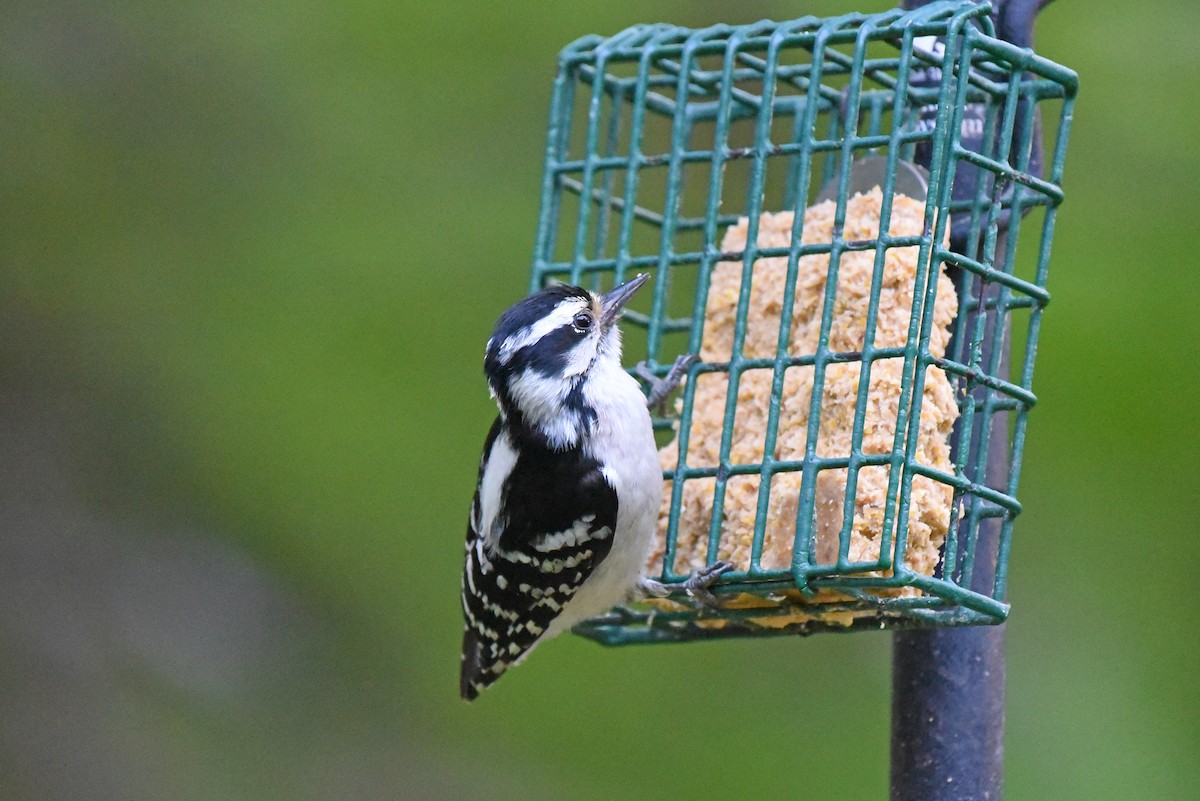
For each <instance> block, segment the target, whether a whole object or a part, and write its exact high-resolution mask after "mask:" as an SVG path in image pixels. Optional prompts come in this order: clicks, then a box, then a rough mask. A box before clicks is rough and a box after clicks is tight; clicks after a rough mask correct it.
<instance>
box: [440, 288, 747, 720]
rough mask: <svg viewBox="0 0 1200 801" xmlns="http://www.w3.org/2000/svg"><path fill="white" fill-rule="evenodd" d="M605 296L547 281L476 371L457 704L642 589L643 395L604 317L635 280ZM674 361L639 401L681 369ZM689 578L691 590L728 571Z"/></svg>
mask: <svg viewBox="0 0 1200 801" xmlns="http://www.w3.org/2000/svg"><path fill="white" fill-rule="evenodd" d="M647 279H648V276H646V275H639V276H638V277H637V278H634V279H633V280H631V281H628V282H626V283H624V284H622V285H621V286H618V287H617V288H615V289H613V290H612V291H610V292H608V293H607V294H604V295H596V294H594V293H591V292H589V291H587V290H586V289H582V288H580V287H575V286H566V285H556V286H550V287H547V288H545V289H542V290H541V291H539V292H535V293H534V294H532V295H530V296H529V297H527V298H525V299H524V300H522V301H520V302H519V303H517V304H516V305H514V306H513V307H511V308H510V309H508V311H506V312H504V314H503V315H501V316H500V319H499V320H498V321H497V323H496V329H495V333H493V335H492V337H491V339H489V340H488V344H487V352H486V355H485V358H484V373H485V375H486V376H487V380H488V386H489V388H490V390H491V393H492V396H493V397H494V398H495V400H496V403H497V405H498V406H499V407H500V414H499V416H498V417H497V418H496V421H495V422H494V423H493V424H492V428H491V431H490V432H489V433H488V436H487V441H486V443H485V444H484V448H483V457H482V459H481V460H480V463H479V483H478V486H477V487H476V490H475V500H474V502H473V503H472V505H471V515H470V519H469V521H468V523H467V542H466V551H467V553H466V563H465V565H464V566H463V580H462V605H463V615H464V617H465V623H466V625H465V629H464V632H463V650H462V674H461V679H460V685H459V689H460V692H461V694H462V697H463V698H464V699H466V700H468V701H469V700H473V699H474V698H475V697H476V696H478V695H479V693H480V691H482V690H483V689H484V688H486V687H487V686H488V685H490V684H492V682H494V681H496V679H498V678H499V677H500V675H501V674H502V673H503V672H504V671H505V670H506V669H507V668H508V667H510V666H512V665H514V664H516V663H517V662H520V661H521V660H522V659H523V658H524V657H525V656H527V655H528V654H529V652H530V650H531V649H532V648H533V647H534V646H535V645H537V644H538V643H539V642H541V641H543V640H547V639H550V638H551V637H554V636H555V635H557V634H559V633H561V632H563V631H565V630H567V629H569V628H570V627H571V626H573V625H574V624H576V623H578V622H579V621H581V620H583V619H585V618H588V617H591V616H593V615H597V614H600V613H602V612H605V611H607V610H608V609H611V608H612V607H613V606H614V605H616V604H619V603H622V602H623V601H625V600H627V599H628V598H629V597H630V595H631V594H632V593H634V592H635V591H637V590H639V589H642V590H646V591H650V592H655V593H656V594H658V593H660V592H661V590H662V589H663V588H662V585H659V584H657V583H656V582H653V581H649V580H646V579H644V578H643V571H644V568H645V564H646V561H647V559H648V558H649V554H650V550H651V548H652V546H653V542H654V533H655V529H656V527H657V521H658V512H659V505H660V503H661V500H662V470H661V468H660V467H659V463H658V453H657V449H656V446H655V442H654V432H653V429H652V427H651V421H650V414H649V412H648V410H647V399H646V398H645V396H643V395H642V390H641V387H640V386H639V384H638V382H637V381H636V380H635V379H634V378H633V377H632V376H630V375H629V374H628V373H626V372H625V370H624V369H623V368H622V367H621V332H620V328H619V327H618V326H617V320H618V319H619V318H620V316H621V311H622V309H623V308H624V307H625V304H626V303H627V302H628V301H629V299H630V298H631V297H632V296H633V294H634V293H635V292H637V290H638V289H640V288H641V287H642V286H643V285H644V284H645V283H646V281H647ZM689 360H690V357H684V358H683V359H681V360H680V361H677V362H676V365H675V367H674V368H672V370H671V372H670V373H669V374H668V376H667V378H666V379H665V380H664V381H663V382H661V384H660V385H659V386H658V387H656V388H655V392H652V393H651V396H652V402H653V401H656V400H661V398H662V397H663V396H665V394H666V393H667V392H669V391H670V390H671V389H672V388H673V386H674V385H675V384H678V381H679V378H680V376H681V375H682V372H683V371H684V370H686V368H687V365H688V363H689ZM714 568H715V569H713V568H710V570H708V571H703V573H704V575H698V576H693V579H692V580H691V581H689V583H688V585H687V586H688V587H689V589H692V590H697V591H699V592H703V591H704V588H705V587H707V585H708V584H711V583H712V581H713V580H715V579H716V577H717V576H719V575H720V572H722V571H723V569H727V566H725V565H723V564H718V565H716V566H714Z"/></svg>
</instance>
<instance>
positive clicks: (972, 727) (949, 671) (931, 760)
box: [891, 243, 1010, 801]
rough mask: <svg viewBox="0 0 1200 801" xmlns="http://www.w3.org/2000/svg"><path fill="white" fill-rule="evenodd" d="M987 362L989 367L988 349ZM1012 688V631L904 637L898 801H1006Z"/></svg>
mask: <svg viewBox="0 0 1200 801" xmlns="http://www.w3.org/2000/svg"><path fill="white" fill-rule="evenodd" d="M1000 245H1001V243H997V255H996V259H997V261H1000V260H1002V259H1003V258H1004V255H1003V248H1002V247H1001V246H1000ZM960 280H962V277H960ZM989 322H990V321H989ZM1001 324H1003V323H1001ZM968 328H970V323H968ZM988 328H989V329H990V328H991V326H990V325H989V326H988ZM990 333H991V332H990V330H985V334H984V341H985V342H989V341H991V336H990ZM1000 347H1001V348H1002V353H1001V362H1000V371H999V372H1000V373H1001V375H1007V373H1008V331H1007V330H1006V331H1005V332H1004V335H1003V336H1002V338H1001V345H1000ZM983 358H984V359H985V360H986V359H987V358H988V354H987V353H986V348H985V352H984V354H983ZM1006 418H1007V415H1006V414H1001V413H997V415H996V416H995V417H994V418H993V419H992V422H991V431H990V435H989V437H988V439H989V445H988V463H987V483H988V484H989V485H991V486H1003V485H1004V479H1005V477H1006V476H1007V475H1008V457H1009V453H1010V452H1009V449H1008V421H1007V419H1006ZM968 439H969V438H968ZM958 447H964V448H969V447H972V443H971V442H969V441H963V440H962V439H960V440H959V442H958ZM976 447H977V443H976ZM999 535H1000V521H999V520H998V519H996V518H990V519H985V520H982V521H980V522H979V533H978V538H977V540H976V543H975V548H976V550H975V559H976V561H975V568H974V575H973V576H972V581H971V588H972V589H974V590H976V591H977V592H982V593H986V594H988V595H991V593H992V588H993V585H994V583H995V575H996V556H997V549H998V544H999ZM1004 683H1005V663H1004V625H1003V624H1001V625H999V626H981V627H978V628H964V629H923V630H914V631H899V632H896V634H895V635H894V639H893V647H892V752H891V762H892V767H891V799H892V801H984V800H985V799H986V801H1000V798H1001V797H1002V795H1003V787H1004Z"/></svg>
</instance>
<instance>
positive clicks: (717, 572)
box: [683, 560, 733, 607]
mask: <svg viewBox="0 0 1200 801" xmlns="http://www.w3.org/2000/svg"><path fill="white" fill-rule="evenodd" d="M730 570H733V563H732V562H726V561H724V560H721V561H717V562H713V563H712V564H711V565H709V566H708V567H705V568H703V569H701V570H693V571H692V575H690V576H688V580H687V581H685V582H684V583H683V587H684V589H686V590H687V591H688V595H690V596H692V597H693V598H695V599H696V600H698V601H699V602H700V603H702V604H704V605H705V606H709V607H716V605H717V596H715V595H713V594H712V592H711V591H710V590H709V587H711V586H712V585H714V584H716V583H717V579H719V578H721V576H722V575H723V574H725V573H728V572H729V571H730Z"/></svg>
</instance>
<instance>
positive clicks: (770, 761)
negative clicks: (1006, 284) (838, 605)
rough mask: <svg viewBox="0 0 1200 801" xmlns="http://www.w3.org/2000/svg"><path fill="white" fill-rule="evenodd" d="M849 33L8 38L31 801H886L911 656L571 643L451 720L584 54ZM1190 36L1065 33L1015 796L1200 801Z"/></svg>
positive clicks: (368, 25)
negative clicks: (672, 41)
mask: <svg viewBox="0 0 1200 801" xmlns="http://www.w3.org/2000/svg"><path fill="white" fill-rule="evenodd" d="M852 6H853V4H849V5H848V4H847V3H845V2H842V1H841V0H838V1H834V0H807V2H798V3H785V2H765V1H764V0H739V2H736V3H735V2H730V1H729V0H724V1H722V2H718V1H717V0H706V1H705V2H692V3H686V4H685V3H668V2H659V1H658V0H639V2H630V1H628V0H621V1H619V2H616V1H614V2H606V3H601V4H588V5H585V4H569V3H561V2H548V1H546V0H542V1H540V2H526V3H523V4H503V5H501V4H483V3H477V4H442V3H433V2H426V3H414V2H407V3H405V2H402V3H395V2H389V3H383V2H351V3H340V4H339V3H316V2H311V1H310V0H290V2H276V1H273V0H251V2H248V3H245V2H241V3H233V2H221V1H220V0H209V1H208V2H204V1H203V0H184V1H181V2H175V3H171V4H156V3H134V2H121V1H120V0H86V1H85V0H72V1H70V2H45V0H39V1H38V2H33V1H32V0H10V1H9V2H7V3H5V4H4V5H3V9H2V10H0V100H2V105H3V111H2V112H0V141H2V142H3V143H4V150H5V153H4V157H3V159H2V160H0V197H2V198H3V200H2V201H0V220H2V228H0V798H3V799H33V800H37V799H47V800H49V799H78V798H89V799H143V798H145V799H151V798H171V799H216V798H220V799H275V798H279V799H349V798H354V799H359V798H361V799H396V798H404V799H407V798H432V799H438V798H446V799H451V798H483V797H491V798H502V799H503V798H526V799H610V798H662V797H672V798H680V797H703V798H714V799H717V798H743V797H754V798H771V797H779V798H794V797H813V798H818V797H828V796H830V795H834V794H836V795H837V797H839V798H847V799H856V798H863V799H867V798H883V797H885V795H886V787H887V771H888V765H887V742H888V704H889V700H888V699H889V681H890V679H889V668H890V662H889V650H890V637H889V636H888V635H887V634H857V635H854V636H830V635H825V636H818V637H814V638H810V639H799V638H787V639H774V640H767V641H732V642H721V643H706V644H696V645H687V646H672V647H657V648H640V649H637V648H632V649H615V650H609V649H603V648H601V647H599V646H597V645H595V644H593V643H590V642H587V641H584V640H582V639H579V638H571V637H567V638H563V639H561V640H559V641H556V642H555V643H554V644H553V646H552V647H547V648H545V649H544V650H541V651H539V652H538V654H537V657H536V658H534V659H532V660H530V661H529V662H528V663H527V664H526V665H524V666H523V667H522V668H521V669H519V670H517V671H514V672H513V673H512V674H510V675H509V676H507V677H506V678H505V679H504V681H503V682H502V683H501V684H500V685H498V686H497V687H496V688H494V689H493V690H491V691H490V692H488V693H487V694H485V695H484V697H483V698H482V699H480V701H479V702H477V703H476V704H474V705H472V706H467V705H465V704H463V703H462V702H460V701H459V700H458V698H457V696H456V689H457V687H456V681H457V669H458V653H457V649H458V646H459V638H460V625H461V624H460V612H459V608H458V603H459V601H458V581H459V570H460V561H459V560H460V555H461V547H462V546H461V541H462V532H463V521H464V519H465V515H466V509H467V505H468V503H469V498H470V494H471V492H472V490H473V482H474V472H475V467H476V460H477V458H478V449H479V446H480V443H481V441H482V437H483V434H484V432H485V430H486V427H487V425H488V423H489V422H490V419H491V414H492V405H491V403H490V401H489V400H488V398H487V393H486V389H485V386H484V382H483V380H482V376H481V372H480V362H481V358H482V349H483V343H484V341H485V340H486V338H487V336H488V334H489V332H490V327H491V325H492V322H493V321H494V319H495V317H496V315H497V313H498V312H499V311H500V310H501V309H502V308H503V307H504V306H505V305H507V304H508V303H509V302H511V300H513V299H514V298H516V297H517V296H519V295H520V294H521V293H522V292H523V290H524V287H525V285H526V280H527V275H528V266H529V257H530V253H531V250H532V240H533V230H534V222H535V216H536V212H537V205H536V204H537V194H538V184H539V170H540V159H541V154H542V146H543V134H544V132H543V127H544V123H545V119H546V109H547V104H548V98H549V87H550V81H551V78H552V70H553V64H554V58H555V54H556V52H557V50H558V49H559V48H560V47H561V46H562V45H564V44H565V43H567V42H568V41H571V40H572V39H574V38H576V37H578V36H580V35H582V34H585V33H589V32H593V31H594V32H601V33H612V32H616V31H617V30H619V29H621V28H623V27H624V26H626V25H628V24H632V23H634V22H645V21H659V20H663V21H670V22H676V23H681V24H687V25H706V24H710V23H712V22H716V21H728V22H748V21H752V20H755V19H758V18H762V17H771V18H776V19H783V18H788V17H793V16H798V15H800V14H803V13H815V14H830V13H835V12H840V11H845V10H850V9H851V7H852ZM887 7H888V5H887V4H886V3H883V2H868V0H863V2H861V3H860V4H859V6H858V10H864V11H874V10H882V9H884V8H887ZM1198 28H1200V7H1198V6H1197V5H1196V4H1195V3H1194V2H1192V0H1175V2H1169V1H1168V0H1160V2H1157V3H1153V4H1150V3H1141V4H1094V3H1081V2H1069V1H1068V0H1059V2H1057V3H1055V4H1054V5H1052V6H1050V7H1049V8H1048V9H1047V10H1046V11H1045V12H1043V15H1042V20H1041V21H1040V25H1039V29H1038V48H1039V51H1040V52H1042V53H1044V54H1045V55H1047V56H1049V57H1050V58H1053V59H1055V60H1057V61H1060V62H1062V63H1065V64H1067V65H1069V66H1071V67H1073V68H1075V69H1076V70H1078V72H1079V74H1080V76H1081V79H1082V91H1081V95H1080V103H1079V105H1078V111H1077V114H1076V117H1075V127H1074V130H1073V138H1072V148H1071V151H1070V154H1069V157H1068V160H1067V179H1066V189H1067V192H1068V202H1067V204H1066V206H1065V207H1064V208H1063V211H1062V213H1061V215H1060V217H1059V225H1058V229H1057V238H1056V242H1055V253H1054V261H1053V269H1052V272H1051V281H1050V284H1051V290H1052V292H1053V293H1054V296H1055V301H1054V303H1053V304H1052V306H1051V308H1050V311H1049V313H1048V315H1047V316H1046V318H1045V325H1044V327H1043V333H1042V347H1041V354H1040V356H1041V358H1040V360H1039V364H1038V370H1037V377H1036V381H1035V389H1036V391H1037V393H1038V395H1039V397H1040V399H1041V402H1040V403H1039V405H1038V407H1037V409H1036V411H1035V413H1034V415H1033V416H1032V419H1031V427H1030V437H1029V444H1028V447H1027V450H1026V468H1025V471H1024V473H1023V477H1022V478H1023V481H1022V500H1023V501H1024V503H1025V508H1026V512H1025V514H1024V515H1023V516H1022V517H1021V519H1020V522H1019V523H1018V526H1017V530H1016V534H1017V537H1016V542H1015V548H1014V555H1013V565H1012V573H1011V575H1012V583H1011V600H1012V601H1013V602H1014V612H1013V615H1012V618H1011V622H1010V625H1009V707H1008V709H1009V719H1008V740H1007V745H1008V751H1007V755H1008V760H1007V789H1008V796H1009V797H1010V798H1013V799H1041V798H1081V799H1082V798H1087V799H1108V798H1112V799H1130V798H1137V799H1179V798H1186V797H1196V793H1197V789H1196V788H1197V787H1200V760H1198V759H1197V753H1200V725H1198V724H1197V720H1198V719H1200V689H1198V686H1200V685H1198V683H1197V680H1196V661H1197V657H1198V655H1200V654H1198V649H1197V641H1198V637H1197V633H1196V628H1195V625H1196V621H1197V619H1198V618H1200V614H1198V613H1200V602H1198V601H1197V597H1198V596H1197V594H1196V593H1195V592H1194V591H1193V590H1192V586H1191V581H1190V580H1189V578H1188V576H1189V575H1190V570H1191V566H1193V565H1195V564H1197V563H1198V562H1200V538H1198V537H1197V536H1196V534H1197V526H1196V523H1195V510H1196V507H1197V500H1198V498H1197V494H1198V493H1197V489H1196V487H1197V483H1198V481H1200V471H1198V470H1197V467H1196V462H1195V455H1196V451H1197V445H1198V444H1200V425H1198V422H1200V414H1198V413H1197V409H1196V394H1195V385H1196V378H1195V375H1194V370H1193V364H1192V362H1193V361H1194V360H1195V358H1196V356H1198V355H1200V348H1198V347H1197V344H1198V342H1200V325H1198V323H1197V320H1198V317H1197V314H1196V312H1195V309H1196V307H1197V305H1198V304H1200V280H1198V279H1197V276H1196V270H1195V267H1194V264H1195V262H1196V256H1195V251H1194V249H1193V248H1192V246H1191V245H1189V244H1188V237H1189V236H1190V234H1189V233H1188V232H1189V231H1194V229H1195V227H1196V223H1195V219H1194V218H1195V216H1196V212H1197V207H1198V204H1197V201H1196V200H1195V199H1194V198H1195V192H1196V187H1197V186H1198V185H1200V149H1198V148H1197V147H1196V145H1195V141H1196V137H1197V128H1196V126H1197V125H1198V124H1200V112H1197V110H1196V109H1197V106H1196V104H1195V102H1194V98H1193V95H1194V94H1195V91H1196V89H1197V86H1198V83H1197V80H1198V78H1200V48H1197V47H1196V46H1195V42H1194V37H1195V31H1196V30H1197V29H1198Z"/></svg>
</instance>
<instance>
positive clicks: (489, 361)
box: [483, 274, 650, 448]
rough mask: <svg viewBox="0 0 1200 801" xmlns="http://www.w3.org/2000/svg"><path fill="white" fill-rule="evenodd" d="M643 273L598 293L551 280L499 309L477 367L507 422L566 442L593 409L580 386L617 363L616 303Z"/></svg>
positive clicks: (556, 443) (637, 286)
mask: <svg viewBox="0 0 1200 801" xmlns="http://www.w3.org/2000/svg"><path fill="white" fill-rule="evenodd" d="M649 278H650V276H649V275H644V274H643V275H639V276H638V277H637V278H634V279H632V280H631V281H627V282H625V283H624V284H621V285H620V286H618V287H616V288H615V289H613V290H612V291H610V292H608V293H606V294H603V295H597V294H595V293H592V292H589V291H588V290H586V289H583V288H581V287H577V286H567V285H565V284H557V285H554V286H549V287H546V288H545V289H542V290H539V291H538V292H535V293H533V294H532V295H530V296H529V297H527V298H525V299H524V300H521V301H519V302H518V303H516V304H514V305H513V306H512V307H511V308H509V309H508V311H506V312H504V314H502V315H500V319H499V320H498V321H497V322H496V330H495V332H494V333H493V334H492V338H491V339H489V340H488V344H487V353H486V355H485V357H484V362H483V365H484V366H483V369H484V373H485V374H486V375H487V380H488V386H489V388H490V389H491V392H492V395H493V397H495V398H496V402H497V403H498V404H499V405H500V412H501V414H502V415H503V416H504V417H505V420H506V421H508V422H509V423H510V424H512V425H514V426H517V427H523V428H526V429H528V430H530V431H533V432H536V433H539V434H541V435H542V436H543V437H544V438H545V439H546V440H548V441H549V442H550V444H551V445H552V446H554V447H560V448H562V447H570V446H572V445H574V444H576V443H577V442H578V441H579V437H580V436H582V434H583V433H585V432H586V430H587V427H588V425H589V424H590V421H591V420H593V419H594V418H595V412H594V411H593V410H592V409H591V408H590V407H589V406H588V404H587V401H586V397H585V395H586V393H585V392H584V389H585V387H586V385H587V381H588V378H589V376H591V375H593V374H595V373H596V372H597V370H598V369H599V368H611V367H614V366H615V367H617V368H620V364H621V329H620V328H619V327H618V326H617V320H618V319H619V318H620V316H621V310H622V309H624V308H625V304H626V303H628V302H629V299H630V298H631V297H633V295H634V293H635V292H637V291H638V290H639V289H641V287H642V286H643V285H644V284H645V283H646V281H648V280H649Z"/></svg>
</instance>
